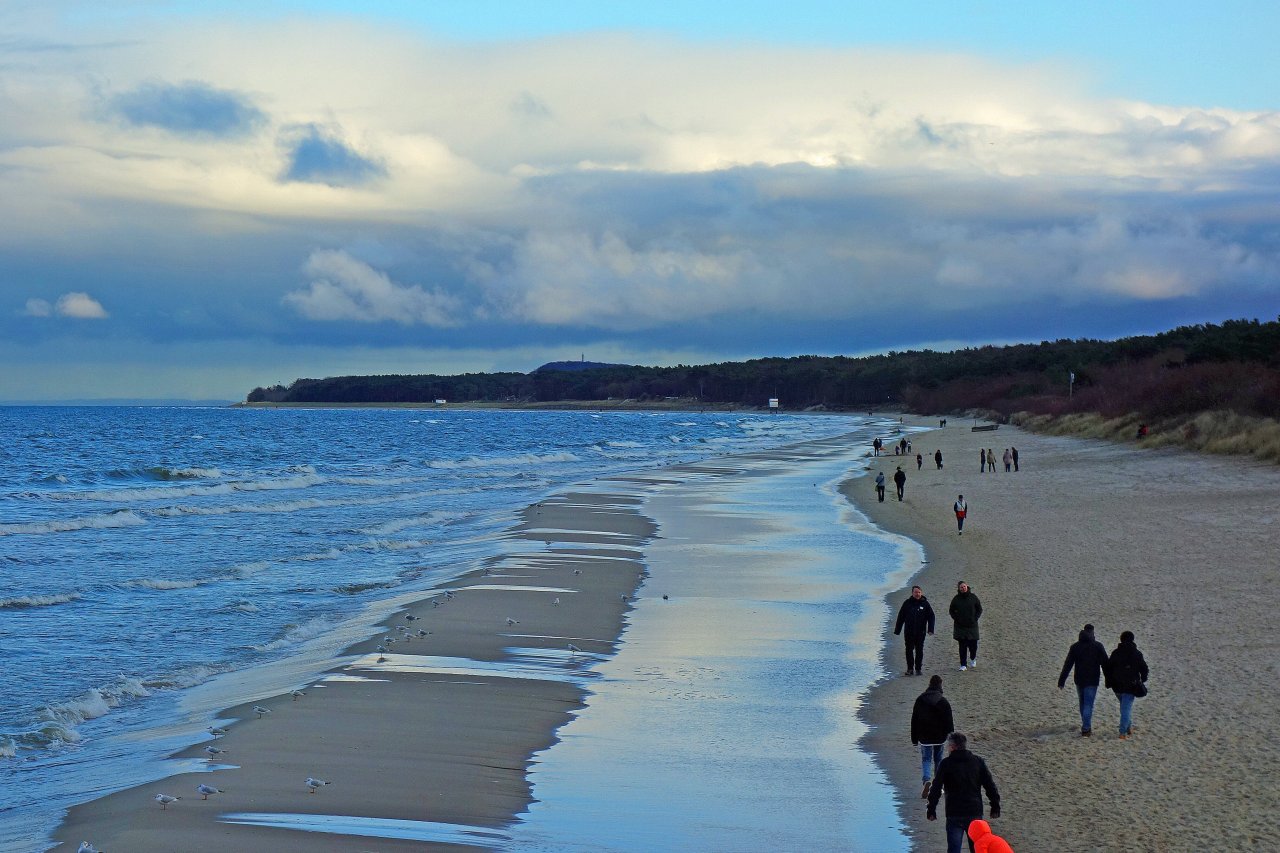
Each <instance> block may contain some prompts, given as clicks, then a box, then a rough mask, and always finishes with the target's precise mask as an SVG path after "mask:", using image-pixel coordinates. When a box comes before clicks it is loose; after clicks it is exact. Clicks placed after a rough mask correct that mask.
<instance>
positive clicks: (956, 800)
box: [925, 732, 1000, 853]
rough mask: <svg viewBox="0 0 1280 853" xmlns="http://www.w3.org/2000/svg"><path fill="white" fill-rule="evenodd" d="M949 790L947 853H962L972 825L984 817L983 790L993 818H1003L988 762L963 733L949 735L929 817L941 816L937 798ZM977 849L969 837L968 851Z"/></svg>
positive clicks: (934, 781) (936, 780) (931, 791)
mask: <svg viewBox="0 0 1280 853" xmlns="http://www.w3.org/2000/svg"><path fill="white" fill-rule="evenodd" d="M943 791H946V792H947V853H960V851H961V847H962V846H963V845H964V842H965V839H966V838H967V837H968V834H969V824H971V823H973V822H974V821H975V820H982V792H983V791H986V793H987V799H988V800H990V801H991V817H992V818H998V817H1000V791H999V790H997V789H996V780H995V779H993V778H992V777H991V771H990V770H988V769H987V762H985V761H983V760H982V759H981V758H979V757H978V756H976V755H974V754H973V753H972V752H970V751H969V739H968V738H966V737H965V736H964V735H962V734H960V732H952V733H951V736H950V737H949V738H947V757H946V758H944V759H942V763H941V764H939V765H938V775H937V776H936V777H934V780H933V785H932V786H931V788H930V790H929V808H928V811H926V812H925V815H926V817H928V818H929V820H937V819H938V800H940V799H942V792H943ZM973 849H974V846H973V839H972V838H969V850H970V851H972V850H973Z"/></svg>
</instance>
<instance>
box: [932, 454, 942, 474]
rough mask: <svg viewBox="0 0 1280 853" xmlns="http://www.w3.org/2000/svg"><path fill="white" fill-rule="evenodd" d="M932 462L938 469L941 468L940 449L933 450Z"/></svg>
mask: <svg viewBox="0 0 1280 853" xmlns="http://www.w3.org/2000/svg"><path fill="white" fill-rule="evenodd" d="M933 464H935V465H937V466H938V470H939V471H941V470H942V451H941V450H935V451H933Z"/></svg>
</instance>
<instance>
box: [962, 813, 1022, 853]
mask: <svg viewBox="0 0 1280 853" xmlns="http://www.w3.org/2000/svg"><path fill="white" fill-rule="evenodd" d="M969 845H970V846H971V847H972V848H973V853H1013V848H1012V847H1010V846H1009V842H1008V841H1005V840H1004V839H1003V838H1001V837H1000V836H998V835H996V834H995V833H994V832H992V831H991V824H989V823H987V822H986V821H985V820H975V821H974V822H973V823H971V824H969Z"/></svg>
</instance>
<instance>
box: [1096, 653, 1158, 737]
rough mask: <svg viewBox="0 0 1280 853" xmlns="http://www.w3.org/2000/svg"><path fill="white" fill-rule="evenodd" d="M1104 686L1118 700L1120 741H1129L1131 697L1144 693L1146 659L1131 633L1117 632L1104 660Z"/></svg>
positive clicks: (1131, 721)
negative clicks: (1113, 644) (1108, 654)
mask: <svg viewBox="0 0 1280 853" xmlns="http://www.w3.org/2000/svg"><path fill="white" fill-rule="evenodd" d="M1106 675H1107V687H1110V688H1111V689H1112V690H1114V691H1115V692H1116V697H1117V698H1118V699H1119V700H1120V740H1128V739H1129V737H1130V736H1131V735H1132V734H1133V700H1134V699H1137V698H1138V697H1140V696H1146V695H1147V675H1148V669H1147V661H1146V659H1145V658H1143V657H1142V652H1140V651H1138V645H1137V643H1135V642H1134V638H1133V632H1132V631H1125V632H1124V633H1122V634H1121V635H1120V645H1118V646H1116V649H1115V651H1113V652H1112V653H1111V658H1110V660H1108V662H1107V669H1106Z"/></svg>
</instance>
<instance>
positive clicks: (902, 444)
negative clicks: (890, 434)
mask: <svg viewBox="0 0 1280 853" xmlns="http://www.w3.org/2000/svg"><path fill="white" fill-rule="evenodd" d="M910 443H911V442H909V441H907V439H906V438H905V437H904V438H903V439H902V441H899V442H898V446H899V447H901V448H902V455H903V456H906V455H907V445H908V444H910Z"/></svg>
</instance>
